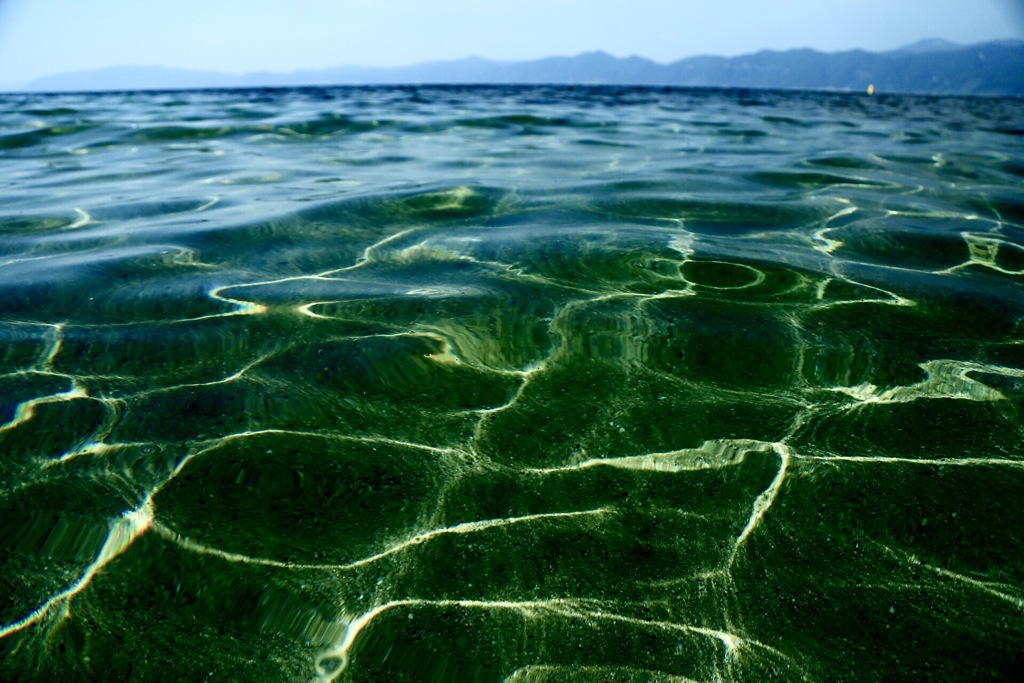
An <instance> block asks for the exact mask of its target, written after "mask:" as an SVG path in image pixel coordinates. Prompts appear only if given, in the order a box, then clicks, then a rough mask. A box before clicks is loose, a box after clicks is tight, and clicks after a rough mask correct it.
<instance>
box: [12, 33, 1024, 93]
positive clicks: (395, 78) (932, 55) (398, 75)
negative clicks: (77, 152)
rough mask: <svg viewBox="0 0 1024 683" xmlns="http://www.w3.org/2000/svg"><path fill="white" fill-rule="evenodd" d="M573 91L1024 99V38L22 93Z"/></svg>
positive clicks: (353, 71) (175, 79)
mask: <svg viewBox="0 0 1024 683" xmlns="http://www.w3.org/2000/svg"><path fill="white" fill-rule="evenodd" d="M488 83H489V84H510V83H521V84H574V85H638V86H682V87H687V86H689V87H740V88H785V89H805V90H840V91H844V90H845V91H853V92H862V91H864V90H865V89H866V88H867V87H868V86H869V84H871V85H874V88H875V90H876V91H877V92H880V93H881V92H899V93H928V94H957V95H989V96H1014V97H1021V96H1024V41H1020V40H997V41H990V42H986V43H979V44H975V45H957V44H955V43H950V42H948V41H944V40H941V39H925V40H922V41H919V42H917V43H914V44H912V45H907V46H904V47H902V48H898V49H896V50H890V51H886V52H867V51H864V50H847V51H843V52H828V53H826V52H819V51H817V50H813V49H810V48H797V49H791V50H783V51H776V50H760V51H758V52H755V53H750V54H745V55H738V56H735V57H724V56H717V55H698V56H694V57H688V58H685V59H680V60H676V61H674V62H670V63H667V64H663V63H659V62H655V61H653V60H650V59H648V58H646V57H641V56H637V55H631V56H628V57H615V56H613V55H610V54H608V53H607V52H604V51H600V50H596V51H591V52H584V53H581V54H578V55H575V56H550V57H543V58H540V59H535V60H528V61H497V60H491V59H486V58H483V57H479V56H471V57H466V58H463V59H457V60H449V61H433V62H424V63H418V64H412V65H407V66H400V67H361V66H340V67H332V68H326V69H302V70H296V71H292V72H286V73H285V72H266V71H264V72H250V73H245V74H228V73H221V72H215V71H202V70H194V69H177V68H168V67H145V66H122V67H106V68H102V69H94V70H88V71H80V72H72V73H65V74H59V75H55V76H48V77H45V78H40V79H36V80H34V81H32V82H30V83H28V84H27V85H25V86H22V87H20V88H14V89H12V90H13V91H20V92H73V91H103V90H173V89H202V88H245V87H295V86H330V85H397V84H488Z"/></svg>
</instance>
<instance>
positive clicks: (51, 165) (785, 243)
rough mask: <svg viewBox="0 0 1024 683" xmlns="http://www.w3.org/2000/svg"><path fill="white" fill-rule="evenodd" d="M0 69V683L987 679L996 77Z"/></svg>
mask: <svg viewBox="0 0 1024 683" xmlns="http://www.w3.org/2000/svg"><path fill="white" fill-rule="evenodd" d="M0 99H2V101H3V104H4V114H3V117H2V119H0V156H2V157H3V160H4V167H5V170H6V173H5V176H4V178H3V179H2V181H0V182H2V183H3V191H2V192H0V340H2V344H0V453H2V457H0V567H2V568H3V569H2V571H0V653H2V657H3V659H2V660H0V678H3V679H5V680H26V681H27V680H67V681H77V680H82V681H86V680H100V679H105V680H138V681H150V680H152V681H156V680H168V678H172V679H174V680H207V679H210V680H248V681H285V680H311V679H318V680H324V681H353V682H355V681H398V680H415V681H506V682H508V683H512V682H516V683H525V682H526V681H529V682H531V683H538V682H545V681H550V682H556V681H557V682H567V681H574V682H580V683H582V682H604V681H635V682H638V683H648V682H650V683H654V682H661V681H708V682H710V681H755V680H765V681H767V680H773V681H774V680H787V681H865V680H887V681H894V680H908V681H909V680H915V681H916V680H925V679H934V680H982V679H985V680H1016V677H1017V676H1018V675H1019V673H1020V671H1021V670H1022V668H1024V656H1022V654H1021V653H1022V652H1024V626H1022V625H1024V618H1022V617H1024V614H1022V612H1024V561H1022V558H1024V531H1022V527H1021V525H1020V524H1019V523H1017V522H1016V521H1015V520H1016V516H1017V508H1018V503H1019V501H1020V500H1021V499H1022V496H1024V448H1022V446H1024V443H1022V440H1024V430H1022V421H1021V409H1022V407H1024V405H1022V402H1024V342H1022V341H1021V340H1022V338H1024V337H1022V332H1024V289H1022V288H1021V276H1022V275H1024V200H1022V199H1021V194H1020V187H1021V178H1022V176H1024V141H1022V140H1021V137H1020V136H1019V135H1017V134H1016V133H1017V132H1018V131H1019V130H1020V129H1021V128H1022V126H1024V105H1022V103H1021V102H1020V101H1015V100H986V99H957V98H924V97H876V98H868V97H866V96H856V95H847V94H823V93H783V92H744V91H713V90H708V91H686V90H654V89H626V88H544V87H537V88H534V87H530V88H507V87H501V88H457V87H451V88H441V87H418V88H414V87H410V88H379V89H378V88H363V89H360V88H349V89H336V90H331V89H310V90H281V91H223V92H216V91H212V92H194V93H188V92H168V93H134V94H116V93H114V94H104V95H73V94H72V95H31V96H29V95H26V96H16V95H7V96H3V97H2V98H0Z"/></svg>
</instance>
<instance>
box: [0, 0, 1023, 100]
mask: <svg viewBox="0 0 1024 683" xmlns="http://www.w3.org/2000/svg"><path fill="white" fill-rule="evenodd" d="M923 38H944V39H946V40H949V41H952V42H956V43H965V44H967V43H975V42H982V41H985V40H994V39H1003V38H1018V39H1020V38H1024V0H625V1H623V0H244V1H242V0H143V1H140V0H0V84H18V83H27V82H28V81H30V80H32V79H34V78H38V77H41V76H48V75H53V74H58V73H65V72H69V71H80V70H86V69H94V68H100V67H105V66H166V67H180V68H190V69H204V70H210V71H223V72H229V73H246V72H252V71H282V72H283V71H292V70H296V69H315V68H327V67H334V66H344V65H359V66H399V65H406V64H414V63H417V62H424V61H436V60H447V59H458V58H461V57H467V56H471V55H477V56H481V57H487V58H490V59H500V60H525V59H535V58H540V57H545V56H550V55H575V54H579V53H581V52H587V51H591V50H604V51H606V52H609V53H611V54H613V55H616V56H619V57H624V56H628V55H634V54H635V55H640V56H643V57H648V58H650V59H653V60H655V61H659V62H663V63H667V62H671V61H674V60H677V59H682V58H684V57H689V56H693V55H697V54H720V55H727V56H733V55H738V54H744V53H749V52H756V51H757V50H760V49H775V50H784V49H790V48H798V47H811V48H816V49H818V50H822V51H827V52H835V51H840V50H848V49H854V48H862V49H866V50H871V51H880V50H888V49H894V48H897V47H901V46H903V45H907V44H910V43H913V42H916V41H918V40H921V39H923Z"/></svg>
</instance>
